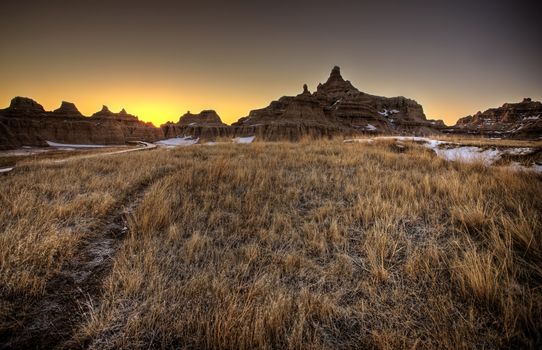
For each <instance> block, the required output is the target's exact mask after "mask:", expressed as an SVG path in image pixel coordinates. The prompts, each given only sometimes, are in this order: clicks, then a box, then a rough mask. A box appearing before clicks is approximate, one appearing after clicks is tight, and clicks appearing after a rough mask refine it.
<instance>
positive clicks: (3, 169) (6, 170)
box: [0, 167, 13, 174]
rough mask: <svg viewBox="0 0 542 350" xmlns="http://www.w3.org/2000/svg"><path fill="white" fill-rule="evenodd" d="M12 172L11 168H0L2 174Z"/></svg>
mask: <svg viewBox="0 0 542 350" xmlns="http://www.w3.org/2000/svg"><path fill="white" fill-rule="evenodd" d="M12 170H13V167H11V168H0V174H2V173H9V172H10V171H12Z"/></svg>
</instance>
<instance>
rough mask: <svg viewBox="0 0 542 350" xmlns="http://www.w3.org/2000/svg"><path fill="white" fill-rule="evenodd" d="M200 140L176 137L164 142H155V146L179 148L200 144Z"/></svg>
mask: <svg viewBox="0 0 542 350" xmlns="http://www.w3.org/2000/svg"><path fill="white" fill-rule="evenodd" d="M198 141H199V138H197V139H193V138H192V137H190V136H185V137H175V138H171V139H166V140H162V141H158V142H155V143H154V144H155V145H159V146H165V147H177V146H191V145H195V144H196V143H198Z"/></svg>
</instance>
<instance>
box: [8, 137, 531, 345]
mask: <svg viewBox="0 0 542 350" xmlns="http://www.w3.org/2000/svg"><path fill="white" fill-rule="evenodd" d="M0 208H1V210H0V348H2V347H5V348H23V347H36V346H38V347H41V348H51V347H58V348H91V349H117V348H137V349H139V348H141V349H143V348H145V349H147V348H188V349H201V348H206V349H255V348H257V349H286V348H288V349H363V348H377V349H398V348H399V349H416V348H419V349H427V348H444V349H472V348H488V349H492V348H497V349H498V348H537V347H540V346H541V344H542V319H541V316H542V214H541V213H542V176H541V175H539V174H536V173H534V172H516V171H512V170H509V169H505V168H497V167H487V166H484V165H483V164H476V163H475V164H464V163H458V162H447V161H445V160H442V159H440V158H438V157H437V156H436V155H435V154H434V153H433V152H432V151H431V150H428V149H427V148H425V147H423V146H421V145H418V144H415V143H407V146H406V148H400V149H398V148H397V147H395V146H394V144H393V142H381V143H374V144H369V143H352V144H343V143H342V142H341V141H318V142H308V141H305V142H300V143H254V144H250V145H235V144H225V145H214V146H192V147H185V148H176V149H157V150H151V151H147V152H137V153H131V154H125V155H118V156H112V157H102V158H93V159H81V160H74V161H72V162H66V163H61V164H35V165H33V164H26V165H23V166H21V167H17V168H16V169H15V170H14V171H12V172H11V173H8V174H4V175H0ZM51 305H52V306H51Z"/></svg>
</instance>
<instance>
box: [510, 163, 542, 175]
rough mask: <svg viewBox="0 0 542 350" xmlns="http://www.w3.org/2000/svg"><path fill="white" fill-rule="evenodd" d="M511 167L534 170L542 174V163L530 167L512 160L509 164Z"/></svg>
mask: <svg viewBox="0 0 542 350" xmlns="http://www.w3.org/2000/svg"><path fill="white" fill-rule="evenodd" d="M509 167H510V169H512V170H515V171H534V172H535V173H539V174H542V164H536V163H535V164H533V165H531V166H530V167H526V166H525V165H522V164H519V163H518V162H512V163H511V164H510V165H509Z"/></svg>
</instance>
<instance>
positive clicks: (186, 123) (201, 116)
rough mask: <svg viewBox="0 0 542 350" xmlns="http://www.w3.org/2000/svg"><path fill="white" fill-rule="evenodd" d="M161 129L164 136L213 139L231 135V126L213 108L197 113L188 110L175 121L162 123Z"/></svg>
mask: <svg viewBox="0 0 542 350" xmlns="http://www.w3.org/2000/svg"><path fill="white" fill-rule="evenodd" d="M161 129H162V131H163V134H164V136H165V137H166V138H172V137H179V136H192V137H194V138H202V139H210V140H214V139H216V138H218V137H230V136H232V135H233V130H232V128H231V127H230V126H228V125H226V124H224V123H223V122H222V120H221V119H220V117H219V116H218V114H217V113H216V112H215V111H213V110H204V111H201V112H200V113H198V114H192V113H190V111H188V112H187V113H185V114H184V115H182V116H181V117H180V118H179V121H178V122H177V123H171V122H169V123H166V124H163V125H161Z"/></svg>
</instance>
